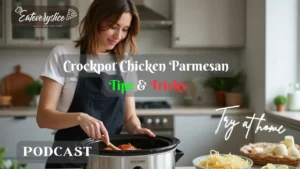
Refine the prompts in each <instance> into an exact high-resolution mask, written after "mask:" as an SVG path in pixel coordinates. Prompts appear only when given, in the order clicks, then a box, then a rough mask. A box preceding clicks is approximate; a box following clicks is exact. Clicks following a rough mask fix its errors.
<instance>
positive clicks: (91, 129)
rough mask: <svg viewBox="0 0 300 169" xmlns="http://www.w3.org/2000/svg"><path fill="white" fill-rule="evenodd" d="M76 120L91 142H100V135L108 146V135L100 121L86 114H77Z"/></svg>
mask: <svg viewBox="0 0 300 169" xmlns="http://www.w3.org/2000/svg"><path fill="white" fill-rule="evenodd" d="M77 120H78V122H79V125H80V127H81V128H82V129H83V130H84V132H85V133H86V134H87V135H88V136H89V137H90V138H92V139H93V140H101V136H102V134H103V135H104V137H105V144H106V145H109V135H108V132H107V130H106V128H105V126H104V124H103V123H102V121H100V120H98V119H95V118H94V117H92V116H90V115H88V114H86V113H79V115H78V117H77Z"/></svg>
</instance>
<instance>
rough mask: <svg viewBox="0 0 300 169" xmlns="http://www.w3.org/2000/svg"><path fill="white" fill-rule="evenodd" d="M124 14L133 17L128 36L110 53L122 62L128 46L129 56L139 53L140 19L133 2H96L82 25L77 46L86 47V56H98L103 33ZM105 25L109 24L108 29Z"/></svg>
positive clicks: (129, 0) (104, 0)
mask: <svg viewBox="0 0 300 169" xmlns="http://www.w3.org/2000/svg"><path fill="white" fill-rule="evenodd" d="M124 12H130V13H131V15H132V20H131V24H130V27H129V29H128V33H127V36H126V37H125V38H124V39H123V40H122V41H121V42H119V43H118V44H117V45H116V46H115V47H114V49H112V50H110V51H109V53H111V54H112V55H113V56H114V59H115V61H120V60H122V59H123V58H124V55H125V53H126V48H127V45H128V44H129V45H130V46H129V47H130V48H129V49H130V50H129V55H134V54H135V53H137V50H138V47H137V44H136V37H137V35H138V34H139V29H140V18H139V15H138V12H137V10H136V6H135V4H134V3H133V2H132V1H131V0H94V1H93V2H92V4H91V5H90V7H89V9H88V11H87V14H86V15H85V17H84V18H83V20H82V21H81V23H80V26H79V30H80V37H79V39H78V40H77V41H75V43H76V45H75V46H76V47H79V46H80V47H85V48H86V54H91V55H93V56H97V49H98V48H99V46H100V45H101V44H100V33H101V31H103V30H105V29H108V28H109V27H112V26H113V25H114V24H116V23H117V22H118V20H119V19H120V17H121V15H122V14H123V13H124ZM104 23H106V24H107V23H108V24H109V25H108V28H104V27H103V24H104Z"/></svg>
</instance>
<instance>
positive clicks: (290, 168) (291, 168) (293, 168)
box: [261, 164, 297, 169]
mask: <svg viewBox="0 0 300 169" xmlns="http://www.w3.org/2000/svg"><path fill="white" fill-rule="evenodd" d="M274 165H275V166H276V168H277V167H279V166H280V165H285V164H274ZM286 166H288V167H289V169H297V167H293V166H289V165H286ZM266 167H267V165H265V166H263V167H261V169H265V168H266Z"/></svg>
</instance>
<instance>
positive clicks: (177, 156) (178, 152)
mask: <svg viewBox="0 0 300 169" xmlns="http://www.w3.org/2000/svg"><path fill="white" fill-rule="evenodd" d="M183 155H184V153H183V152H182V151H180V150H178V149H176V151H175V163H177V161H178V160H179V159H180V158H181V157H182V156H183Z"/></svg>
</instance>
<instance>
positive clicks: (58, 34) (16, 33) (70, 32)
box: [5, 0, 79, 47]
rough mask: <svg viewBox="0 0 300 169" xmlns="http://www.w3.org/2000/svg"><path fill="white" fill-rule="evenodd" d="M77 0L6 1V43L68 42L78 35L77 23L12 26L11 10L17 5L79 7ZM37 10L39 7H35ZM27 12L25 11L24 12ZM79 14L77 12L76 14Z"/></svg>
mask: <svg viewBox="0 0 300 169" xmlns="http://www.w3.org/2000/svg"><path fill="white" fill-rule="evenodd" d="M78 4H79V3H78V0H12V1H6V3H5V6H6V8H5V9H6V10H5V13H6V18H7V19H6V21H5V23H6V24H5V25H6V34H5V35H6V44H7V45H15V46H33V47H42V46H54V45H57V44H65V43H69V42H70V41H71V40H75V39H77V38H78V37H79V32H78V25H77V26H76V27H74V28H64V27H63V28H61V27H53V28H52V27H49V28H39V27H14V26H13V25H12V24H11V18H12V16H11V11H12V10H14V9H16V8H17V7H18V6H20V7H24V9H26V8H25V7H26V6H37V7H38V6H68V5H72V6H74V7H77V8H79V5H78ZM36 10H37V11H38V10H39V8H37V9H36ZM25 14H27V13H25ZM78 15H79V14H78Z"/></svg>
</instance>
